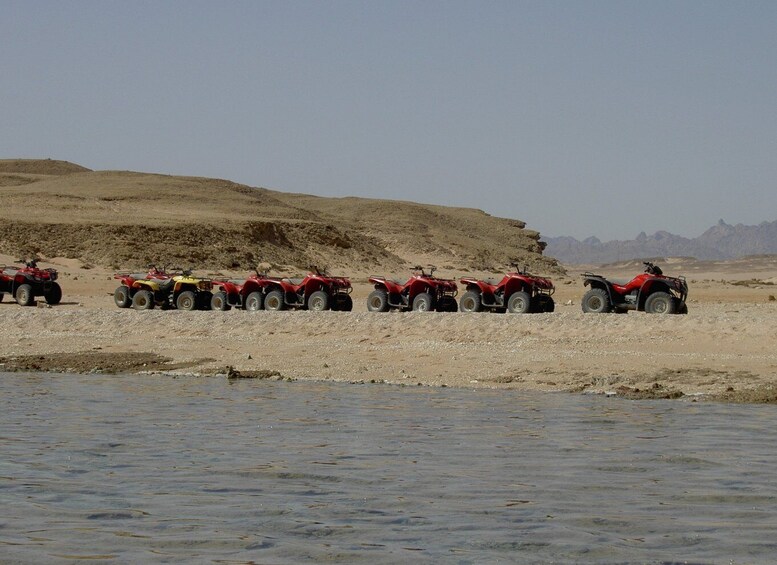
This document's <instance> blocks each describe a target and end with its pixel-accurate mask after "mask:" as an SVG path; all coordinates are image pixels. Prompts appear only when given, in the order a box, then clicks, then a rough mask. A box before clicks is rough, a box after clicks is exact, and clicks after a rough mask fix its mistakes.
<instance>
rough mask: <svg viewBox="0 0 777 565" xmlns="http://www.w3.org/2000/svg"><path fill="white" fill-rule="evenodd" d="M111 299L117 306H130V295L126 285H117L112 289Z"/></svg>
mask: <svg viewBox="0 0 777 565" xmlns="http://www.w3.org/2000/svg"><path fill="white" fill-rule="evenodd" d="M113 301H114V302H115V303H116V306H118V307H119V308H129V307H130V306H132V297H131V296H130V289H129V287H128V286H124V285H121V286H117V287H116V290H114V291H113Z"/></svg>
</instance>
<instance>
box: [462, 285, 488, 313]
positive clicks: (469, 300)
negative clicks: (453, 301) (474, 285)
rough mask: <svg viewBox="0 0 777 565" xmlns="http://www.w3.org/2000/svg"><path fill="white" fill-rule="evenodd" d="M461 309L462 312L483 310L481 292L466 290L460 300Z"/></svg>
mask: <svg viewBox="0 0 777 565" xmlns="http://www.w3.org/2000/svg"><path fill="white" fill-rule="evenodd" d="M459 310H460V311H461V312H480V311H481V310H483V304H482V302H481V301H480V293H479V292H475V291H474V290H468V291H467V292H465V293H464V294H463V295H462V297H461V300H459Z"/></svg>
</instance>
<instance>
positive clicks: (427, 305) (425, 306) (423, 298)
mask: <svg viewBox="0 0 777 565" xmlns="http://www.w3.org/2000/svg"><path fill="white" fill-rule="evenodd" d="M433 309H434V299H433V298H432V295H431V294H429V293H428V292H420V293H418V294H417V295H416V297H415V298H414V299H413V310H415V311H416V312H429V311H430V310H433Z"/></svg>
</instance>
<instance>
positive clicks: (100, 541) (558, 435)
mask: <svg viewBox="0 0 777 565" xmlns="http://www.w3.org/2000/svg"><path fill="white" fill-rule="evenodd" d="M0 395H1V396H0V397H1V398H2V401H1V402H2V412H1V413H0V422H1V423H2V424H1V426H0V508H2V512H1V514H0V561H2V562H3V563H8V562H17V561H18V562H25V563H58V562H60V563H67V562H74V561H77V560H90V561H91V562H116V563H130V562H132V563H136V562H162V563H169V562H179V563H203V562H204V563H244V562H256V563H300V562H316V563H319V562H327V561H329V562H356V563H370V564H371V565H372V564H375V563H397V562H401V561H412V562H427V563H428V562H437V563H439V562H444V563H498V562H502V563H552V562H556V563H580V562H583V563H624V562H626V563H662V562H686V561H687V562H691V563H726V564H727V563H772V562H774V560H775V559H776V558H777V557H776V556H777V535H776V534H777V474H776V469H777V431H775V430H776V428H777V426H775V421H777V416H776V414H775V412H776V410H777V409H775V408H774V407H768V406H767V407H764V406H733V405H723V404H694V403H684V402H662V401H654V402H631V401H624V400H620V399H608V398H602V397H590V396H575V395H561V394H544V395H536V394H520V393H511V392H488V391H477V392H473V391H465V390H451V389H429V388H399V387H390V386H385V385H365V386H355V385H336V384H326V383H321V384H315V383H276V382H263V381H252V380H250V381H249V380H247V381H239V382H234V383H229V382H227V381H226V379H220V378H186V377H184V378H171V377H160V376H104V375H54V374H32V375H31V374H2V373H0Z"/></svg>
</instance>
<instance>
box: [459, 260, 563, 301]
mask: <svg viewBox="0 0 777 565" xmlns="http://www.w3.org/2000/svg"><path fill="white" fill-rule="evenodd" d="M512 266H513V267H515V269H516V270H515V272H512V273H507V274H506V275H505V276H504V277H502V280H501V281H498V282H497V281H495V280H479V279H476V278H474V277H465V278H462V279H461V284H465V285H467V291H466V292H465V293H464V294H463V295H462V296H461V300H460V301H459V310H461V311H462V312H480V311H482V310H485V309H488V310H491V311H494V312H504V311H505V309H506V310H507V311H508V312H511V313H517V314H527V313H529V312H553V310H555V308H556V305H555V303H554V302H553V298H552V297H551V295H552V294H553V292H554V291H555V290H556V289H555V287H554V286H553V282H551V280H550V279H546V278H542V277H536V276H534V275H530V274H529V273H528V272H527V271H526V267H524V269H523V272H521V271H520V269H519V268H518V265H516V264H515V263H512Z"/></svg>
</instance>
